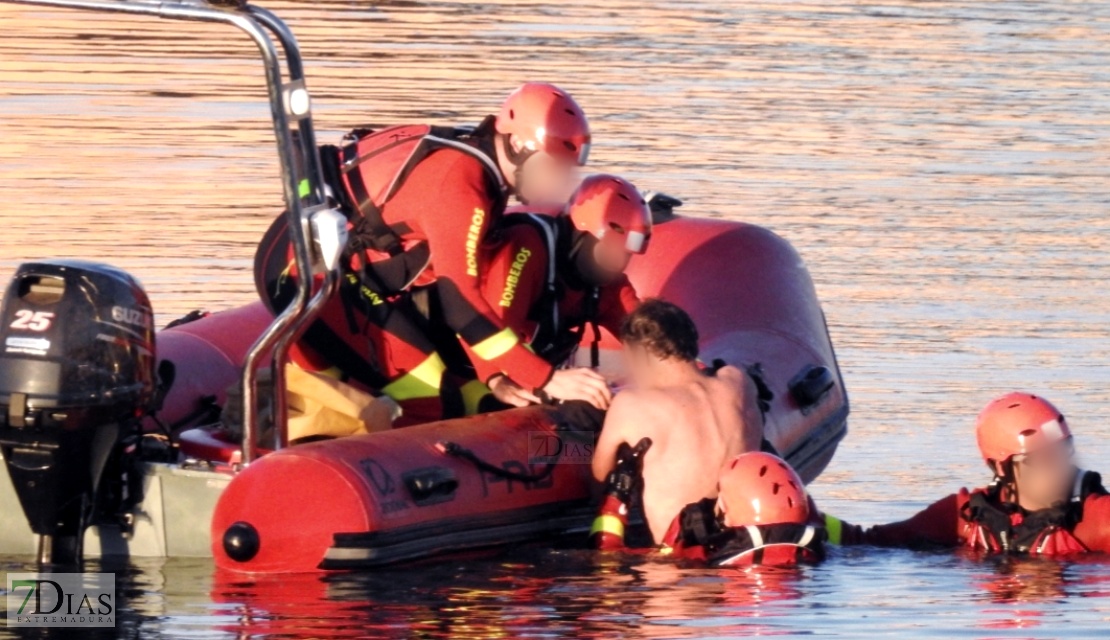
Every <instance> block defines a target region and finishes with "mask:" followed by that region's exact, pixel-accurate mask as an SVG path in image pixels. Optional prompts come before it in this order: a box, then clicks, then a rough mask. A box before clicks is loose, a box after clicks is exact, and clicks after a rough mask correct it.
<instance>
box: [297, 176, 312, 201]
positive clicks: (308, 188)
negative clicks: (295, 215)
mask: <svg viewBox="0 0 1110 640" xmlns="http://www.w3.org/2000/svg"><path fill="white" fill-rule="evenodd" d="M310 193H312V184H311V183H309V181H308V178H305V179H304V180H301V182H300V184H298V185H297V195H298V196H300V197H302V198H307V197H308V194H310Z"/></svg>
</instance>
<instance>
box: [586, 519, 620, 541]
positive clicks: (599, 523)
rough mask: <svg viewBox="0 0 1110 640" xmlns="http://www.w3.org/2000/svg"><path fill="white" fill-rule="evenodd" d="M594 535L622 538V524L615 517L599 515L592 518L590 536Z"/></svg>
mask: <svg viewBox="0 0 1110 640" xmlns="http://www.w3.org/2000/svg"><path fill="white" fill-rule="evenodd" d="M595 533H609V534H612V535H614V536H617V537H618V538H623V537H624V523H623V522H621V519H620V518H618V517H617V516H611V515H608V514H603V515H600V516H598V517H596V518H594V523H593V526H591V527H590V535H591V536H592V535H594V534H595Z"/></svg>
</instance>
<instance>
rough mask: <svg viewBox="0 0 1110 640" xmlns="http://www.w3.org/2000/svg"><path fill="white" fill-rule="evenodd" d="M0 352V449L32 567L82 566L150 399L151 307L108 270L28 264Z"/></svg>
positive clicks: (4, 313) (129, 280)
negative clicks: (118, 461)
mask: <svg viewBox="0 0 1110 640" xmlns="http://www.w3.org/2000/svg"><path fill="white" fill-rule="evenodd" d="M0 349H2V351H0V452H2V453H3V456H4V461H5V463H6V466H7V469H8V472H9V473H10V474H11V479H12V484H13V485H14V486H15V489H16V492H17V493H18V494H19V500H20V504H21V505H22V507H23V511H24V514H25V515H26V516H27V520H28V522H29V523H30V525H31V529H32V531H34V532H35V533H37V534H39V535H40V536H42V538H41V540H42V543H41V545H40V560H41V561H69V560H74V559H79V557H80V547H81V538H82V536H83V534H84V529H85V527H86V526H87V525H88V524H89V520H90V517H91V515H92V512H93V508H94V504H95V498H96V493H97V488H98V484H99V482H100V478H101V475H102V474H103V471H104V467H105V464H106V463H107V461H108V459H109V458H110V457H111V456H112V455H113V454H114V453H116V452H117V451H116V450H117V448H118V447H119V446H120V443H121V441H122V440H123V439H124V438H126V437H128V436H129V435H136V436H137V434H138V420H139V418H140V417H141V416H143V415H144V414H146V413H147V412H148V411H149V409H150V407H151V403H152V399H153V398H154V394H155V381H156V376H155V350H154V318H153V313H152V311H151V307H150V301H149V300H148V298H147V295H146V293H145V292H144V291H143V288H142V286H141V285H140V284H139V282H138V281H137V280H135V278H133V277H132V276H130V275H129V274H127V273H125V272H123V271H121V270H119V269H117V268H115V267H111V266H108V265H103V264H97V263H92V262H84V261H78V260H50V261H43V262H32V263H27V264H24V265H22V266H21V267H20V268H19V270H18V271H17V272H16V275H15V277H14V279H13V280H12V282H11V284H10V285H9V286H8V290H7V293H6V294H5V296H4V300H3V306H2V308H0ZM51 547H53V551H51Z"/></svg>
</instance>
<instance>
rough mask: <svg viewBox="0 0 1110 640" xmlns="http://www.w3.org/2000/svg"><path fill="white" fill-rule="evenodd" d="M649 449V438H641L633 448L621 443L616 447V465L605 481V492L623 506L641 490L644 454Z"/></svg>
mask: <svg viewBox="0 0 1110 640" xmlns="http://www.w3.org/2000/svg"><path fill="white" fill-rule="evenodd" d="M650 448H651V438H643V439H641V440H640V441H639V442H638V443H636V446H635V447H631V446H629V445H628V443H627V442H622V443H621V444H620V446H619V447H617V463H616V466H614V467H613V470H612V471H610V472H609V477H607V478H606V479H605V491H606V493H608V494H609V495H612V496H614V497H616V498H617V499H618V500H620V501H621V502H623V503H624V504H630V503H631V502H632V496H634V495H636V494H637V493H639V492H640V490H641V489H642V488H643V484H644V478H643V471H644V454H645V453H647V451H648V449H650Z"/></svg>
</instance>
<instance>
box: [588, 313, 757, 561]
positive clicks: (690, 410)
mask: <svg viewBox="0 0 1110 640" xmlns="http://www.w3.org/2000/svg"><path fill="white" fill-rule="evenodd" d="M620 334H621V335H620V339H621V343H622V344H623V345H624V352H623V356H624V360H625V366H626V369H627V372H628V374H629V378H630V382H631V383H632V384H631V386H630V388H628V389H625V390H623V391H621V392H620V393H618V394H617V395H616V397H615V398H614V400H613V404H612V406H611V407H610V409H609V413H608V414H607V415H606V417H605V425H604V427H603V428H602V430H601V437H600V439H599V441H598V443H597V449H596V450H595V452H594V458H593V475H594V478H595V479H597V480H598V482H602V483H603V482H605V479H606V476H608V474H609V472H610V471H611V470H612V469H613V465H614V461H615V458H616V452H617V448H618V447H619V446H620V444H621V443H622V442H627V443H629V444H630V445H633V446H634V445H635V444H636V443H637V442H639V441H640V439H641V438H645V437H646V438H651V442H652V445H651V448H650V449H649V450H648V451H647V453H646V454H645V455H644V460H643V479H644V491H643V504H644V514H645V516H646V518H647V523H648V527H649V528H650V529H651V534H652V537H653V538H654V539H655V542H656V544H659V543H660V542H661V541H662V539H663V536H664V535H665V534H666V532H667V529H668V527H669V526H670V524H671V521H672V520H674V518H675V517H676V516H677V515H678V514H679V512H680V511H682V508H683V507H685V506H686V505H688V504H690V503H692V502H697V501H699V500H701V499H703V498H714V497H716V496H717V478H718V476H719V475H720V470H721V466H722V465H723V464H724V463H725V461H726V460H731V459H732V458H733V457H735V456H736V455H738V454H741V453H745V452H748V451H759V449H760V444H761V442H762V438H763V418H762V415H761V413H760V410H759V403H758V398H757V395H758V392H757V390H756V387H755V383H754V382H753V381H752V380H751V378H749V377H748V376H747V374H745V373H744V372H743V371H741V370H740V369H737V368H736V367H731V366H725V367H722V368H721V369H720V370H718V371H717V373H716V375H707V374H706V373H705V371H703V370H702V369H701V368H700V367H699V366H698V363H697V356H698V331H697V328H696V327H695V326H694V322H693V320H691V319H690V316H688V315H687V314H686V312H685V311H683V310H682V309H680V308H679V307H677V306H675V305H673V304H671V303H669V302H664V301H662V300H646V301H645V302H644V303H643V304H641V305H640V306H639V307H638V308H637V309H636V311H634V312H632V314H630V315H629V316H628V318H627V319H626V320H625V321H624V324H623V326H622V327H621V332H620Z"/></svg>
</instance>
